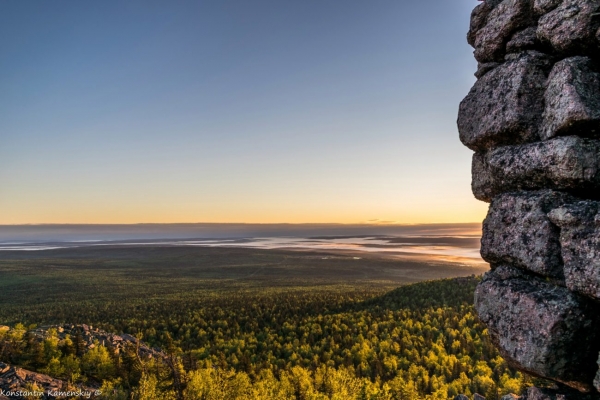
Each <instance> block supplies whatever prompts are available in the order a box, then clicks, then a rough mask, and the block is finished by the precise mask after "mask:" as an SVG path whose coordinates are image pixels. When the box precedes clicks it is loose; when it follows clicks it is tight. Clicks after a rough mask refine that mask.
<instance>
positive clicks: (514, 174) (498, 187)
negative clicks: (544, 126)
mask: <svg viewBox="0 0 600 400" xmlns="http://www.w3.org/2000/svg"><path fill="white" fill-rule="evenodd" d="M472 173H473V182H472V185H473V187H472V189H473V194H474V195H475V197H476V198H477V199H479V200H482V201H486V202H490V201H491V200H492V199H493V198H494V197H496V196H499V195H500V194H502V193H506V192H513V191H518V190H540V189H544V188H550V189H554V190H561V191H568V192H571V193H573V194H575V195H577V194H578V193H582V192H583V193H593V192H597V193H600V141H599V140H590V139H582V138H580V137H578V136H567V137H559V138H554V139H551V140H545V141H543V142H536V143H531V144H526V145H517V146H502V147H497V148H495V149H493V150H490V151H488V152H485V153H475V154H474V155H473V166H472Z"/></svg>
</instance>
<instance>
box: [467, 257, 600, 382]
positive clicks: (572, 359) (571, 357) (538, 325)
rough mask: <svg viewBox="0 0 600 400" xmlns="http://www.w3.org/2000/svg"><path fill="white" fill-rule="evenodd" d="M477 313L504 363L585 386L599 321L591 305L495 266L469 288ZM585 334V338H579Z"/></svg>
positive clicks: (593, 362) (593, 360)
mask: <svg viewBox="0 0 600 400" xmlns="http://www.w3.org/2000/svg"><path fill="white" fill-rule="evenodd" d="M475 304H476V307H477V311H478V313H479V317H480V318H481V320H482V321H483V322H484V323H485V324H486V325H487V326H488V328H489V331H490V335H491V338H492V341H493V342H494V344H496V345H497V346H498V348H499V349H500V351H501V354H502V355H503V356H504V357H505V358H506V359H507V361H508V362H509V364H510V365H512V366H514V367H517V368H519V369H521V370H523V371H526V372H528V373H530V374H533V375H537V376H543V377H546V378H551V379H554V380H556V381H558V382H562V383H564V384H566V385H569V386H571V387H575V388H577V389H580V390H584V391H589V390H591V382H592V381H593V379H594V376H595V368H594V367H595V365H596V358H597V357H596V355H595V353H594V352H595V350H596V347H595V346H596V343H595V341H597V340H598V336H599V333H600V330H599V328H600V324H599V323H598V322H596V321H595V319H594V315H595V313H596V310H595V305H594V304H593V303H592V302H591V301H587V299H585V298H583V297H581V296H578V295H576V294H574V293H572V292H571V291H569V290H568V289H566V288H564V287H560V286H556V285H553V284H550V283H547V282H545V281H543V280H541V279H539V278H536V277H533V276H529V275H527V274H525V273H522V272H520V271H519V270H516V271H514V270H513V267H506V266H501V267H498V268H497V269H496V270H495V271H493V272H490V273H488V274H487V275H486V276H485V277H484V279H483V282H482V283H481V284H480V285H479V286H478V287H477V291H476V292H475ZM581 338H586V340H581Z"/></svg>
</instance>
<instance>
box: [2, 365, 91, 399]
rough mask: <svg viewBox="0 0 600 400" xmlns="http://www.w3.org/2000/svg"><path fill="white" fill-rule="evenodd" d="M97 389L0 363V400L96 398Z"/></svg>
mask: <svg viewBox="0 0 600 400" xmlns="http://www.w3.org/2000/svg"><path fill="white" fill-rule="evenodd" d="M98 394H99V392H98V388H94V387H87V386H81V385H79V386H74V385H69V384H68V383H67V382H65V381H62V380H60V379H55V378H52V377H51V376H48V375H44V374H38V373H37V372H32V371H28V370H26V369H23V368H18V367H14V366H10V365H8V364H5V363H3V362H0V400H2V399H3V398H4V399H23V398H36V399H42V400H46V399H48V400H50V399H55V398H69V397H71V398H97V397H98Z"/></svg>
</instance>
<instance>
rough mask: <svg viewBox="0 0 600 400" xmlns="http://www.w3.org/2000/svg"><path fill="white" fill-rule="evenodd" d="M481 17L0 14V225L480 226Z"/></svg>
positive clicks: (55, 9) (466, 2)
mask: <svg viewBox="0 0 600 400" xmlns="http://www.w3.org/2000/svg"><path fill="white" fill-rule="evenodd" d="M477 4H478V3H477V1H475V0H455V1H447V0H429V1H398V0H375V1H369V2H367V1H344V2H334V1H328V0H319V1H316V0H315V1H311V0H306V1H280V0H279V1H262V0H257V1H246V0H239V1H228V0H224V1H210V2H209V1H187V0H178V1H154V0H143V1H138V0H133V1H127V2H123V1H110V0H104V1H96V2H84V1H74V0H65V1H60V2H53V1H27V2H24V1H4V2H0V224H4V225H10V224H51V223H61V224H83V223H92V224H132V223H185V222H190V223H191V222H209V223H217V222H218V223H234V222H235V223H342V224H417V223H458V222H479V221H481V220H482V219H483V218H484V216H485V212H486V209H487V205H486V204H485V203H481V202H478V201H476V200H475V199H474V198H473V196H472V194H471V190H470V162H471V152H470V151H469V150H468V149H466V148H464V147H463V146H462V145H461V143H460V141H459V139H458V133H457V128H456V116H457V111H458V104H459V102H460V100H461V99H462V98H463V97H464V96H465V95H466V93H467V92H468V90H469V88H470V87H471V86H472V84H473V83H474V80H475V78H474V77H473V72H474V71H475V69H476V64H475V61H474V60H473V58H472V49H471V48H470V47H469V46H468V45H467V43H466V39H465V35H466V31H467V29H468V25H469V15H470V12H471V10H472V8H473V7H474V6H476V5H477Z"/></svg>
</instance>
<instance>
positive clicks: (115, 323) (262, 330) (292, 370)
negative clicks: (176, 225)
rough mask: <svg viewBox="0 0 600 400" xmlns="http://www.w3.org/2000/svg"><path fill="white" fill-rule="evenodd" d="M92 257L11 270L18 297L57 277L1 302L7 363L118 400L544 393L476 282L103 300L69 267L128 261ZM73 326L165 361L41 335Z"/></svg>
mask: <svg viewBox="0 0 600 400" xmlns="http://www.w3.org/2000/svg"><path fill="white" fill-rule="evenodd" d="M86 260H87V261H84V260H82V259H78V261H77V262H75V261H74V260H73V259H64V260H62V261H60V260H54V265H55V268H57V269H55V270H54V272H49V270H47V269H37V268H36V267H35V265H39V264H45V265H47V262H48V260H33V261H32V260H2V261H1V262H0V266H2V267H3V268H2V269H0V271H2V272H3V273H4V274H5V276H6V277H7V279H8V278H10V279H12V286H11V289H10V290H18V289H19V288H20V289H21V290H22V292H23V291H24V292H27V290H26V288H27V286H26V285H25V284H24V283H20V282H19V281H18V279H17V276H16V275H17V274H16V271H20V274H21V275H19V276H23V277H24V279H25V281H29V282H31V283H33V284H34V285H35V282H37V284H43V282H45V281H44V280H41V279H40V277H41V276H42V275H43V274H49V273H50V274H55V275H54V278H53V281H54V283H55V286H53V287H50V286H49V287H47V296H48V298H49V300H50V301H48V302H39V301H37V300H36V298H35V296H37V295H39V292H35V293H37V294H35V295H34V292H33V291H32V292H31V293H29V294H28V293H23V296H22V299H23V300H22V301H21V302H20V304H19V305H17V304H13V303H11V302H10V298H9V297H5V298H4V299H3V298H1V297H0V300H1V301H3V302H5V305H6V306H5V307H2V309H1V310H0V323H5V324H7V325H10V326H11V328H12V329H10V330H8V331H3V332H0V343H2V345H1V346H0V351H1V352H0V361H4V362H9V363H13V364H16V365H20V366H23V367H25V368H28V369H31V370H35V371H40V372H43V373H47V374H49V375H51V376H54V377H58V378H62V379H64V380H67V381H69V382H71V383H73V384H75V383H87V384H94V385H97V386H101V391H102V392H103V395H102V398H105V399H129V398H133V399H140V400H142V399H448V398H453V397H454V396H456V395H457V394H459V393H464V394H467V395H471V394H474V393H480V394H482V395H484V396H485V397H486V398H487V399H499V398H500V397H501V396H502V395H504V394H507V393H517V394H518V393H520V392H521V391H522V390H523V389H524V388H525V387H527V386H529V385H531V384H532V382H533V381H532V378H530V377H528V376H524V375H522V374H521V373H519V372H516V371H514V370H512V369H511V368H509V367H508V366H507V364H506V363H505V361H504V360H503V359H502V358H501V357H500V355H499V354H498V352H497V350H496V349H495V348H494V346H493V345H492V343H491V342H490V339H489V337H488V335H487V332H486V330H485V328H484V327H483V326H482V325H481V324H480V323H479V321H478V320H477V317H476V315H475V313H474V311H473V307H472V301H473V291H474V287H475V285H476V284H477V281H478V279H479V278H477V277H475V276H471V277H467V278H455V279H441V280H429V281H426V282H422V283H413V284H406V285H401V286H400V285H399V284H398V283H397V282H390V281H389V280H388V281H380V282H374V281H368V282H367V281H363V282H358V281H352V282H345V283H343V282H340V281H336V282H334V281H333V280H330V281H326V280H319V281H315V282H313V283H312V284H309V283H308V282H307V281H302V280H298V281H294V280H288V281H285V282H284V281H277V280H273V281H272V282H279V283H278V284H271V285H268V284H266V283H265V281H264V280H259V281H244V282H242V281H240V280H237V279H230V280H221V281H211V282H207V281H206V280H205V279H200V278H193V277H190V276H189V274H187V278H186V279H185V281H186V282H187V283H186V285H187V286H184V288H185V289H186V290H176V286H177V285H174V286H173V287H170V286H169V280H168V279H165V278H164V277H163V279H162V280H160V281H158V282H159V283H156V282H155V278H156V277H155V275H156V274H159V273H160V274H166V273H167V271H166V270H163V269H160V268H158V267H156V268H157V271H155V272H153V273H149V272H148V270H147V269H145V271H146V273H145V275H139V276H138V277H137V278H136V279H135V281H136V282H135V284H132V285H129V286H128V287H129V290H127V291H123V292H121V291H120V289H119V287H118V285H117V286H116V287H115V289H114V290H113V296H112V297H110V298H105V297H104V296H103V295H101V293H104V292H105V290H104V289H103V288H102V287H98V288H97V293H98V295H97V296H96V295H95V294H94V293H95V292H94V289H93V287H94V280H93V277H94V276H98V281H101V280H102V279H104V278H101V275H102V274H97V273H96V274H90V275H86V277H85V279H84V278H83V277H82V276H81V275H79V276H78V275H77V271H73V270H72V269H73V268H72V267H66V266H68V265H72V264H77V265H79V266H80V267H79V270H78V271H79V272H78V273H79V274H81V273H83V271H85V266H86V265H88V266H92V265H96V266H99V268H100V267H102V268H106V269H107V273H109V275H110V273H115V268H116V267H115V261H114V260H112V261H110V262H108V261H106V260H98V259H95V258H90V259H86ZM127 260H128V261H126V260H125V259H123V258H121V259H120V261H119V262H118V263H117V264H118V265H120V266H121V267H120V268H117V269H116V270H118V271H119V273H127V274H129V273H131V272H132V270H135V269H136V268H137V267H135V265H134V264H135V263H134V262H133V261H132V259H131V258H128V259H127ZM163 261H164V260H163ZM107 262H108V265H107V264H106V263H107ZM86 263H87V264H86ZM140 263H141V264H144V263H143V262H140ZM59 265H62V267H61V268H62V273H65V274H67V273H69V274H71V275H70V276H71V279H70V280H69V281H68V283H67V282H65V283H63V284H64V285H67V286H68V287H69V288H71V290H75V289H73V287H72V286H73V276H74V277H75V278H74V279H75V281H76V282H77V280H79V283H80V284H81V290H79V291H76V292H75V293H73V295H72V296H68V295H67V293H64V290H65V288H64V287H63V288H62V289H61V290H58V289H57V288H56V285H58V287H60V286H61V283H60V282H61V281H60V279H56V278H57V276H56V273H57V272H56V271H57V270H58V269H60V268H58V267H57V266H59ZM81 265H83V266H84V267H81ZM125 265H128V266H129V267H128V268H130V269H129V270H128V271H127V272H125V270H126V269H127V268H126V267H125ZM9 266H10V268H12V269H10V268H9ZM413 267H414V266H413ZM8 271H12V272H8ZM111 271H112V272H111ZM169 271H170V272H169V273H171V274H172V273H173V270H172V269H170V270H169ZM24 272H27V274H25V275H23V273H24ZM180 272H181V271H180ZM1 274H2V273H0V275H1ZM11 274H12V275H11ZM184 275H185V274H184ZM171 279H175V280H177V279H178V278H177V277H171ZM4 282H6V281H4ZM41 282H42V283H41ZM76 282H75V283H76ZM116 282H117V283H118V280H117V281H116ZM152 282H155V283H156V284H158V285H159V287H161V288H162V289H163V290H162V291H161V290H158V291H157V290H155V289H156V288H155V287H153V283H152ZM193 282H195V285H196V286H195V287H196V289H193V287H192V283H193ZM215 282H218V283H215ZM171 283H172V282H171ZM20 285H22V286H20ZM394 286H396V287H397V286H400V287H397V288H395V289H392V287H394ZM125 287H127V285H126V286H125ZM82 291H86V295H85V296H83V293H82ZM4 293H6V292H4ZM61 293H64V295H61ZM0 296H1V295H0ZM78 296H81V297H78ZM136 299H137V300H136ZM64 322H69V323H86V324H90V325H93V326H97V327H100V328H102V329H103V330H106V331H108V332H115V333H124V332H125V333H130V334H133V335H134V336H136V337H137V338H138V339H140V340H141V341H143V342H145V343H147V344H148V345H149V346H153V347H157V348H160V349H161V350H162V351H163V352H164V354H165V356H164V357H154V358H152V359H144V358H142V357H139V353H138V351H137V350H136V348H135V346H129V347H128V348H127V349H126V350H125V351H121V352H116V351H115V349H113V348H111V347H110V346H103V345H100V344H98V345H96V346H94V347H93V348H92V349H88V350H86V349H84V348H83V347H82V346H81V340H80V338H78V337H77V335H74V336H73V337H66V338H64V339H59V338H58V337H57V335H56V332H53V330H52V329H50V330H48V335H47V336H46V337H45V338H44V339H43V340H39V339H36V337H35V336H34V335H33V334H32V331H33V330H34V329H35V328H36V326H37V325H40V324H58V323H64Z"/></svg>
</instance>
